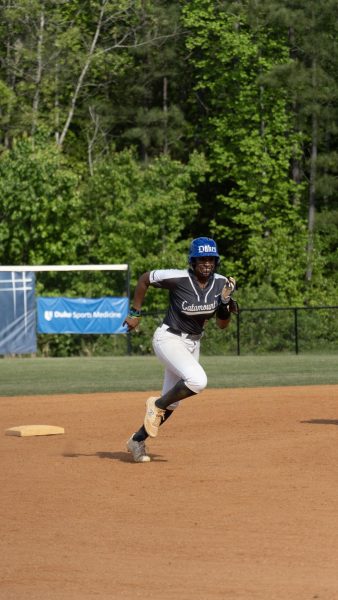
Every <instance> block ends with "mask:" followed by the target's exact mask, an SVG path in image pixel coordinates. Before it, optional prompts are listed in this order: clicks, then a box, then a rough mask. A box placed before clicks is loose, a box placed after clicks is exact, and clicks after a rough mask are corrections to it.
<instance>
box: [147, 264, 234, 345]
mask: <svg viewBox="0 0 338 600" xmlns="http://www.w3.org/2000/svg"><path fill="white" fill-rule="evenodd" d="M227 281H228V280H227V278H226V277H224V276H223V275H219V274H218V273H213V274H212V275H210V277H209V281H208V283H207V285H206V287H205V288H201V287H200V286H199V284H198V281H197V278H196V276H195V273H194V271H193V270H192V269H182V270H181V269H159V270H158V271H151V272H150V285H152V286H154V287H158V288H164V289H167V290H169V307H168V310H167V314H166V316H165V317H164V320H163V322H164V323H165V324H166V325H169V327H173V329H177V330H179V331H181V332H184V333H192V334H197V335H199V334H201V333H202V331H203V326H204V323H205V321H206V320H208V319H211V317H212V316H213V315H214V314H215V312H216V310H217V308H218V306H219V304H220V301H221V292H222V288H223V286H224V285H225V283H226V282H227Z"/></svg>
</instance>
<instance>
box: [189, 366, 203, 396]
mask: <svg viewBox="0 0 338 600" xmlns="http://www.w3.org/2000/svg"><path fill="white" fill-rule="evenodd" d="M207 383H208V378H207V376H206V373H204V371H203V372H200V373H199V374H198V376H195V377H193V378H191V379H188V380H187V381H186V382H185V384H186V386H187V387H188V388H189V389H191V391H192V392H194V393H195V394H199V393H200V392H202V391H203V390H204V388H206V387H207Z"/></svg>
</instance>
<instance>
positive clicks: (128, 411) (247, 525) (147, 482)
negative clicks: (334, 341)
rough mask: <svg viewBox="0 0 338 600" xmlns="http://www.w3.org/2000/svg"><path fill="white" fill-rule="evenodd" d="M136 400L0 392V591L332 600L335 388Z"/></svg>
mask: <svg viewBox="0 0 338 600" xmlns="http://www.w3.org/2000/svg"><path fill="white" fill-rule="evenodd" d="M148 395H158V391H154V390H150V391H149V394H147V393H145V394H144V393H142V394H139V393H114V394H91V395H72V396H70V395H62V396H50V397H46V396H37V397H32V396H29V397H28V396H27V397H20V398H18V397H14V398H13V397H11V398H9V397H1V398H0V420H1V427H2V435H1V436H0V440H1V442H0V457H1V495H0V498H1V500H0V511H1V512H0V514H1V538H0V547H1V550H0V552H1V556H0V558H1V562H0V564H1V568H0V599H1V600H26V599H27V600H28V599H29V600H89V599H99V600H108V599H109V600H110V599H116V600H119V599H121V600H135V598H141V599H142V600H147V599H157V600H221V599H226V600H312V599H319V600H337V599H338V386H320V387H319V386H318V387H316V386H311V387H305V388H304V387H285V388H255V389H226V390H225V389H224V390H213V389H209V390H206V391H204V392H203V393H202V394H200V395H198V396H196V397H194V398H188V399H187V400H185V401H184V402H182V404H181V406H180V408H179V409H178V410H177V412H176V413H175V414H174V415H173V416H172V417H171V419H170V420H169V421H168V422H167V423H165V424H164V425H163V427H161V429H160V432H159V435H158V437H157V438H156V439H151V440H149V441H148V451H149V454H150V456H151V458H152V461H151V462H150V463H143V464H136V463H133V462H132V459H131V455H130V454H129V453H127V450H126V441H127V439H128V438H129V436H130V435H131V434H132V433H133V432H134V431H135V430H136V429H138V427H139V426H140V424H141V423H142V421H143V416H144V403H145V400H146V398H147V396H148ZM28 424H47V425H57V426H60V427H64V428H65V434H64V435H55V436H39V437H28V438H23V437H15V436H8V435H5V431H6V430H7V429H8V428H11V427H14V426H18V425H28Z"/></svg>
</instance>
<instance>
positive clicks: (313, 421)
mask: <svg viewBox="0 0 338 600" xmlns="http://www.w3.org/2000/svg"><path fill="white" fill-rule="evenodd" d="M300 422H301V423H309V424H310V425H338V419H310V421H300Z"/></svg>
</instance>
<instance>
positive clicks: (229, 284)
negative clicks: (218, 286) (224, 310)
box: [221, 277, 236, 304]
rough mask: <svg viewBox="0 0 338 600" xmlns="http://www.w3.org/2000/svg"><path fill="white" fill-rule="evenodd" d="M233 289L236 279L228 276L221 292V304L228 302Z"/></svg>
mask: <svg viewBox="0 0 338 600" xmlns="http://www.w3.org/2000/svg"><path fill="white" fill-rule="evenodd" d="M235 289H236V279H235V278H234V277H228V278H227V280H226V283H225V285H224V287H223V289H222V293H221V300H222V302H223V304H228V302H230V295H231V294H232V292H233V291H234V290H235Z"/></svg>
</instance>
